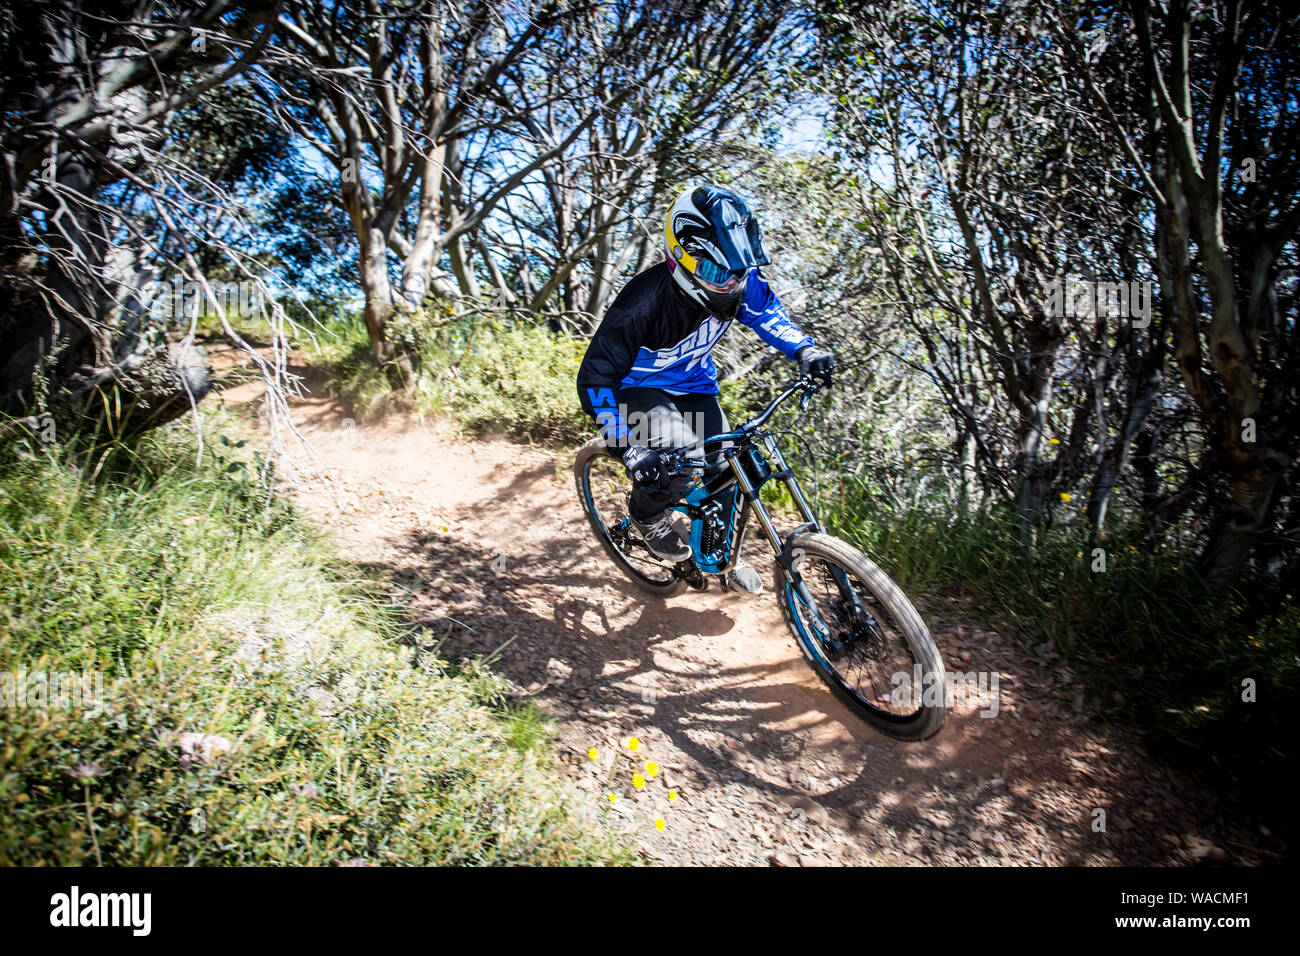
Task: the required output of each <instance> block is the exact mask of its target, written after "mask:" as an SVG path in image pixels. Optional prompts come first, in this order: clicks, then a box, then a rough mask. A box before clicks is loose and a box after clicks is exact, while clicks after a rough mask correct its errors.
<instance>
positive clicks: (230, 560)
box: [0, 428, 628, 865]
mask: <svg viewBox="0 0 1300 956" xmlns="http://www.w3.org/2000/svg"><path fill="white" fill-rule="evenodd" d="M212 444H213V443H211V442H210V443H209V450H208V452H207V453H206V454H205V456H204V460H203V463H202V464H201V465H197V466H196V464H195V458H194V454H195V449H194V446H193V442H192V440H191V439H190V437H189V436H188V435H187V434H186V433H185V432H183V431H182V430H180V429H175V428H173V429H166V430H163V431H162V432H160V433H155V435H154V436H153V437H151V438H150V439H148V440H147V441H145V442H144V443H143V444H142V445H141V446H139V447H137V448H134V449H132V448H125V447H121V446H117V447H113V448H110V449H108V450H107V451H103V450H101V451H99V452H97V453H95V454H88V455H81V456H80V457H76V456H74V455H73V453H71V452H63V453H59V454H55V453H45V454H42V455H37V456H28V457H27V458H26V460H17V461H11V462H9V463H8V464H6V465H5V466H4V467H3V471H2V472H0V535H3V538H2V540H0V597H3V606H4V609H5V610H4V612H3V618H0V674H3V675H5V677H6V681H7V684H6V694H12V693H14V691H15V686H14V681H15V679H16V678H15V676H14V675H15V674H16V673H17V672H18V671H19V670H20V669H22V668H25V669H26V671H27V672H29V673H30V672H34V671H45V672H69V671H76V672H82V671H83V669H84V670H86V671H90V672H94V671H100V672H102V674H103V677H102V686H103V700H102V706H100V707H98V708H96V709H92V710H90V711H86V710H85V709H84V708H64V707H59V706H31V705H28V706H17V701H16V697H15V698H13V699H10V700H6V701H5V706H3V707H2V708H0V739H3V743H4V746H3V748H0V863H3V864H6V865H33V864H46V865H49V864H54V865H76V864H84V863H102V864H105V865H140V864H144V865H155V864H166V865H171V864H238V865H243V864H331V863H344V862H350V861H358V860H359V861H365V862H370V863H377V864H385V863H389V864H394V863H396V864H449V863H455V864H504V863H529V864H577V863H601V862H625V861H627V859H628V857H627V855H626V854H624V853H622V852H621V851H617V850H614V849H612V848H610V847H608V846H605V845H603V844H601V843H600V842H599V841H598V839H597V838H595V837H593V836H592V835H591V834H590V833H589V832H585V831H583V830H582V829H580V828H579V827H578V826H577V824H576V823H575V822H574V821H573V820H572V819H571V818H570V817H569V816H568V814H567V811H566V809H565V808H564V804H563V801H562V800H561V798H560V796H559V793H558V788H557V784H556V781H555V780H554V779H553V777H552V775H551V774H552V772H551V771H550V770H549V769H548V768H547V766H546V758H545V753H546V750H547V743H548V741H549V736H548V728H547V726H546V724H545V722H544V721H543V720H542V719H541V718H540V716H539V715H538V714H537V713H536V712H535V711H531V710H528V709H518V708H509V707H507V706H506V698H505V687H504V685H503V684H502V682H501V681H500V679H498V678H496V677H494V676H492V675H491V674H490V673H489V672H488V671H487V670H486V669H484V668H482V667H475V666H470V667H466V668H462V669H461V670H459V671H458V672H457V673H456V674H454V675H453V674H452V673H451V672H450V671H449V670H448V669H447V668H446V667H444V665H442V664H441V663H440V662H438V661H437V660H435V659H434V658H433V657H432V655H429V654H427V653H422V654H417V653H416V652H415V648H414V647H413V646H411V642H410V641H409V640H407V639H406V636H405V634H404V632H403V630H402V629H401V628H400V627H399V626H398V625H397V623H396V622H395V621H394V620H392V619H391V618H389V617H387V616H386V615H385V614H383V613H382V612H381V611H379V610H378V608H379V606H380V605H379V602H378V601H376V600H374V599H373V598H372V597H371V596H370V595H369V592H368V591H367V589H366V588H365V587H364V586H363V585H361V584H359V583H356V582H350V581H348V580H345V579H344V578H343V577H342V576H341V574H340V571H341V569H340V567H339V566H338V565H337V564H335V563H334V561H333V559H332V558H331V557H330V556H329V554H328V552H327V550H326V549H325V548H324V547H323V546H322V544H321V543H320V542H319V541H317V540H315V539H313V538H312V537H311V536H310V535H309V534H308V533H307V532H306V531H305V530H304V528H303V527H302V526H301V524H300V523H299V522H298V520H297V519H296V518H295V517H294V516H293V515H292V514H291V513H290V512H289V511H288V510H287V509H286V508H285V507H284V506H282V505H280V504H278V503H276V502H275V501H274V500H268V498H267V496H266V495H265V492H264V490H263V489H262V486H261V485H260V484H258V483H257V482H256V481H255V480H253V477H254V476H253V475H252V473H253V472H255V471H256V467H255V466H256V464H257V462H256V460H255V459H253V458H251V457H249V456H246V452H245V449H243V448H241V447H238V446H239V444H240V443H239V442H231V443H229V444H223V443H221V442H217V443H215V444H216V446H217V448H218V450H219V454H220V456H221V457H217V456H214V455H213V453H212ZM10 704H13V706H10ZM184 734H190V735H201V736H198V737H182V735H184ZM187 749H188V750H189V751H190V752H188V753H187V752H186V751H187ZM205 751H206V752H205Z"/></svg>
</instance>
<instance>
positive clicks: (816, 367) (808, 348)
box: [794, 345, 835, 385]
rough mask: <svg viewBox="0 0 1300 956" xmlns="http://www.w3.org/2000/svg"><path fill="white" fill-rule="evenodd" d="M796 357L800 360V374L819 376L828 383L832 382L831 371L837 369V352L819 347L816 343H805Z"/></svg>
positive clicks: (796, 353) (795, 354)
mask: <svg viewBox="0 0 1300 956" xmlns="http://www.w3.org/2000/svg"><path fill="white" fill-rule="evenodd" d="M794 357H795V358H796V359H797V360H798V361H799V374H800V375H811V376H812V377H813V378H819V379H821V380H822V381H823V382H825V383H826V384H827V385H829V384H831V373H832V372H834V371H835V353H834V352H827V351H826V350H824V349H819V348H818V347H817V346H815V345H805V346H804V347H803V348H801V349H800V350H799V351H798V352H795V353H794Z"/></svg>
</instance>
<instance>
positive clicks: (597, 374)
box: [578, 262, 813, 438]
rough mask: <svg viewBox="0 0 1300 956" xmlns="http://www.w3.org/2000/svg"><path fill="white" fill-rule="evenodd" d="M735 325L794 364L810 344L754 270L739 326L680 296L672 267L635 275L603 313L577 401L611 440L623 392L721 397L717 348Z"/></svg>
mask: <svg viewBox="0 0 1300 956" xmlns="http://www.w3.org/2000/svg"><path fill="white" fill-rule="evenodd" d="M732 321H739V322H740V323H741V324H742V325H747V326H749V327H750V328H751V329H753V330H754V331H755V332H756V333H758V336H759V338H761V339H762V340H763V341H764V342H766V343H767V344H768V345H771V346H772V347H773V348H775V349H777V350H778V351H780V352H781V353H782V354H783V355H785V356H786V357H787V358H794V355H795V353H796V352H798V351H799V350H800V349H801V348H803V347H804V346H805V345H812V344H813V340H812V337H811V336H809V335H807V334H805V333H804V332H803V331H802V330H801V329H800V328H799V327H798V326H797V325H795V324H794V323H793V322H792V321H790V316H789V315H788V314H787V313H786V311H785V307H784V306H782V305H781V300H780V299H778V298H777V297H776V293H775V292H773V291H772V287H771V286H769V285H768V284H767V280H766V279H764V278H763V276H762V274H761V273H760V272H759V271H758V269H752V270H751V271H750V275H749V280H748V282H747V283H746V285H745V292H744V295H743V296H742V298H741V300H740V302H739V303H738V307H737V310H736V315H735V319H734V320H733V319H728V318H722V317H719V316H716V315H713V314H711V313H710V312H709V311H708V310H707V309H704V308H703V307H701V306H700V305H698V304H697V303H695V302H693V301H691V300H690V299H689V298H688V297H687V296H685V295H683V294H682V293H681V291H680V290H678V288H677V285H676V283H675V282H674V281H673V277H672V274H671V273H670V271H669V265H668V263H667V262H661V263H660V264H658V265H656V266H651V267H650V268H649V269H646V270H645V271H644V272H642V273H639V274H638V275H636V276H635V277H634V278H633V279H632V280H631V281H630V282H629V283H628V284H627V285H626V286H624V287H623V290H622V291H621V292H620V293H619V294H618V296H617V297H616V298H615V299H614V302H613V304H612V305H611V306H610V307H609V309H608V310H607V311H606V312H605V317H604V318H603V319H602V320H601V323H600V326H599V327H598V328H597V329H596V334H595V335H593V336H592V339H591V342H590V344H588V346H587V353H586V355H584V356H583V359H582V365H581V366H580V367H579V369H578V399H579V401H580V402H581V403H582V408H583V411H585V412H587V414H589V415H593V416H595V418H596V420H597V422H599V423H600V424H601V425H602V426H604V427H605V430H606V435H607V437H610V438H613V437H616V436H617V435H618V434H620V433H621V431H622V427H623V425H624V424H625V423H624V422H623V421H622V418H621V416H620V414H619V411H618V402H617V393H618V390H619V389H621V388H655V389H659V390H660V391H664V392H667V393H668V394H670V395H699V394H703V395H716V394H717V392H718V372H717V369H716V368H715V367H714V364H713V348H714V346H715V345H717V344H718V340H719V339H721V338H722V336H723V334H724V333H726V331H727V329H728V328H730V326H731V323H732Z"/></svg>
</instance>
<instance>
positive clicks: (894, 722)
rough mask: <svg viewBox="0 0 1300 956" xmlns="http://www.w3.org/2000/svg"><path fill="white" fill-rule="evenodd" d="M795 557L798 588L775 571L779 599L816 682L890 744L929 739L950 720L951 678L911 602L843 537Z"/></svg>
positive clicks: (802, 545)
mask: <svg viewBox="0 0 1300 956" xmlns="http://www.w3.org/2000/svg"><path fill="white" fill-rule="evenodd" d="M793 554H794V556H795V560H794V571H795V573H794V575H793V577H794V581H793V582H791V581H788V580H787V579H786V577H785V574H784V572H783V571H782V569H781V567H780V566H779V565H778V566H777V568H776V582H777V593H778V596H779V599H780V602H781V612H782V614H784V616H785V620H786V624H787V625H789V627H790V630H791V632H792V633H793V634H794V636H795V640H796V642H797V643H798V644H799V649H800V651H802V653H803V655H804V658H805V659H806V660H807V661H808V663H809V664H811V665H812V668H813V670H815V671H816V672H817V675H818V676H819V677H820V678H821V679H822V681H823V682H824V683H825V684H826V686H827V687H829V688H830V689H831V691H832V692H834V694H835V696H836V697H838V698H839V699H840V700H841V701H843V702H844V703H845V704H846V705H847V706H848V707H849V709H850V710H852V711H853V712H854V713H855V714H857V715H858V716H859V717H861V718H862V719H863V720H865V721H866V722H867V723H869V724H871V725H872V726H873V727H875V728H876V729H877V730H879V731H881V732H882V733H884V734H887V735H888V736H890V737H894V738H896V739H898V740H924V739H925V738H927V737H931V736H933V735H934V734H936V733H938V732H939V728H940V727H942V726H943V722H944V719H945V717H946V716H947V713H948V708H947V693H946V686H947V685H946V675H945V674H944V669H943V660H942V658H941V657H940V655H939V648H938V647H937V646H936V645H935V643H934V638H932V637H931V636H930V631H929V629H928V628H927V627H926V626H925V623H924V622H923V621H922V620H921V616H920V615H919V614H917V613H916V609H915V608H914V607H912V602H911V601H909V600H908V599H907V596H906V595H905V594H904V593H903V592H902V591H901V590H900V589H899V587H898V585H896V584H895V583H894V582H893V581H892V580H890V578H889V575H887V574H886V573H885V572H884V571H882V570H881V569H880V568H879V567H878V566H877V565H876V564H875V563H874V562H873V561H871V559H869V558H868V557H867V556H866V555H864V554H863V553H862V552H860V551H858V550H857V549H856V548H854V547H852V546H851V545H849V544H847V543H845V542H843V541H841V540H840V539H838V538H833V537H831V536H830V535H825V534H801V535H799V536H798V537H796V538H795V540H794V543H793ZM814 608H815V609H816V613H814V611H813V609H814Z"/></svg>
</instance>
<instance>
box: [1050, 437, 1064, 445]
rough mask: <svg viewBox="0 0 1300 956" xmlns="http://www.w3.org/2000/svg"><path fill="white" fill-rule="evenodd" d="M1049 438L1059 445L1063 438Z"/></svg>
mask: <svg viewBox="0 0 1300 956" xmlns="http://www.w3.org/2000/svg"><path fill="white" fill-rule="evenodd" d="M1047 440H1048V441H1049V442H1051V443H1052V444H1053V445H1059V444H1060V443H1061V439H1059V438H1049V439H1047Z"/></svg>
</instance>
